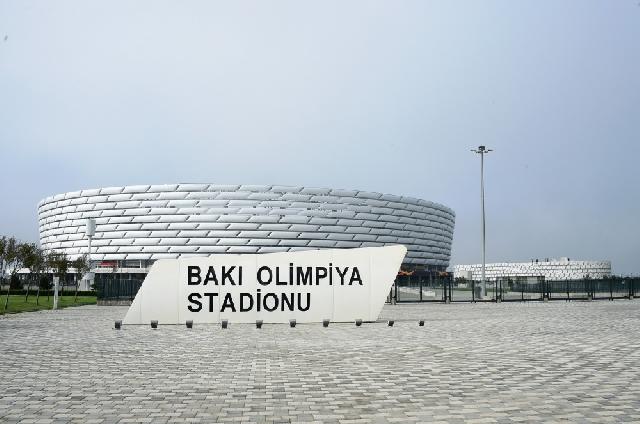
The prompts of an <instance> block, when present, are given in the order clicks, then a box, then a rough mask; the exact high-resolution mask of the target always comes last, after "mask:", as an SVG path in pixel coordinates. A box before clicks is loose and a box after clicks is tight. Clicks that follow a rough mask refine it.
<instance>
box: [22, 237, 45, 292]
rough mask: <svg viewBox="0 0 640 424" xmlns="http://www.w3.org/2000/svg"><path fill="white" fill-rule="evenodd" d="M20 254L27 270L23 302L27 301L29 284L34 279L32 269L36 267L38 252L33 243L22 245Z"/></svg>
mask: <svg viewBox="0 0 640 424" xmlns="http://www.w3.org/2000/svg"><path fill="white" fill-rule="evenodd" d="M19 250H20V254H21V255H22V264H23V266H24V267H25V268H28V269H29V275H28V281H27V290H26V293H25V297H24V301H25V302H26V301H27V300H29V289H30V288H31V284H32V282H33V279H34V268H35V267H36V265H37V264H36V262H37V261H38V250H40V249H39V247H38V246H36V245H35V244H34V243H24V244H22V245H21V246H20V249H19Z"/></svg>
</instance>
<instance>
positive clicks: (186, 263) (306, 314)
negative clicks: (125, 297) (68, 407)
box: [123, 245, 407, 325]
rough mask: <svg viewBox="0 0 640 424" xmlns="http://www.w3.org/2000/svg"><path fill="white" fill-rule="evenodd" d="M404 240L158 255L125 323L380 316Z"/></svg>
mask: <svg viewBox="0 0 640 424" xmlns="http://www.w3.org/2000/svg"><path fill="white" fill-rule="evenodd" d="M406 253H407V249H406V247H404V246H400V245H398V246H387V247H365V248H357V249H328V250H305V251H299V252H282V253H268V254H236V255H234V254H221V255H211V256H208V257H191V258H180V259H161V260H158V261H156V262H155V263H154V264H153V266H152V267H151V270H150V271H149V274H148V275H147V277H146V278H145V280H144V282H143V284H142V286H141V287H140V290H139V291H138V294H137V295H136V297H135V299H134V301H133V303H132V304H131V307H130V308H129V311H128V312H127V315H126V316H125V318H124V320H123V324H147V325H148V324H149V323H150V322H151V321H152V320H156V321H158V323H159V324H184V323H185V322H186V321H188V320H191V321H193V322H194V323H218V322H221V321H222V320H228V322H230V323H233V322H236V323H253V322H256V321H257V320H262V321H263V322H265V323H288V322H289V320H292V319H294V320H296V322H299V323H305V322H322V321H323V320H325V319H329V320H331V321H334V322H353V321H355V320H357V319H361V320H363V321H375V320H377V319H378V315H380V311H381V310H382V306H383V305H384V301H385V299H386V297H387V295H388V294H389V290H390V289H391V285H392V284H393V281H394V279H395V277H396V275H397V273H398V270H399V269H400V265H401V264H402V260H403V259H404V256H405V254H406Z"/></svg>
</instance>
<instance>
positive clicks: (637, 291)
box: [387, 276, 640, 303]
mask: <svg viewBox="0 0 640 424" xmlns="http://www.w3.org/2000/svg"><path fill="white" fill-rule="evenodd" d="M411 277H412V276H398V277H397V278H396V281H395V282H394V285H393V287H392V288H391V292H390V293H389V296H388V297H387V302H391V303H393V302H398V303H404V302H445V303H448V302H518V301H521V302H522V301H536V300H537V301H544V300H602V299H607V300H614V299H632V298H634V297H636V296H640V278H623V277H612V278H606V279H599V280H593V279H583V280H555V281H544V280H541V281H537V282H517V283H514V282H512V281H511V280H508V279H505V280H500V279H499V280H496V281H491V282H489V281H488V282H487V295H486V297H484V298H480V284H481V283H480V282H479V281H467V282H465V283H460V282H456V281H454V280H453V279H452V278H450V277H444V278H426V277H413V278H411Z"/></svg>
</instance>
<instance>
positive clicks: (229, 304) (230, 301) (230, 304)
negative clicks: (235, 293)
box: [220, 293, 236, 312]
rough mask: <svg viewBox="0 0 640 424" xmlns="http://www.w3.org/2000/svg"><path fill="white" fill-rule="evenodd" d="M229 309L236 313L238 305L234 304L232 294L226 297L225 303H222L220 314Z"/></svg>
mask: <svg viewBox="0 0 640 424" xmlns="http://www.w3.org/2000/svg"><path fill="white" fill-rule="evenodd" d="M227 308H231V312H235V311H236V305H234V304H233V298H232V297H231V293H227V294H226V295H225V296H224V302H222V308H220V312H224V311H225V310H226V309H227Z"/></svg>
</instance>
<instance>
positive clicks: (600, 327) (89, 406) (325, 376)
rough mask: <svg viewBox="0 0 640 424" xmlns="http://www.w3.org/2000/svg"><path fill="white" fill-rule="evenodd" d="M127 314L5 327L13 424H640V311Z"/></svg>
mask: <svg viewBox="0 0 640 424" xmlns="http://www.w3.org/2000/svg"><path fill="white" fill-rule="evenodd" d="M125 312H126V307H97V306H87V307H78V308H68V309H64V310H61V311H57V312H52V311H44V312H34V313H24V314H19V315H8V316H4V317H2V318H0V341H1V342H0V422H3V423H11V422H22V423H28V422H42V423H44V422H74V421H75V422H85V423H86V422H96V423H98V422H104V423H114V422H259V423H262V422H269V423H271V422H276V423H289V422H291V423H301V422H316V423H366V422H374V423H387V422H398V423H405V422H448V423H458V422H469V423H492V422H499V423H510V422H566V421H573V422H597V423H602V422H640V300H634V301H615V302H609V301H599V302H590V303H587V302H584V303H581V302H551V303H538V302H536V303H524V304H522V303H515V304H507V303H502V304H475V305H474V304H454V305H443V304H422V305H396V306H385V309H384V311H383V314H382V317H381V319H389V318H393V319H395V320H396V323H395V325H394V326H393V327H388V326H387V325H386V324H385V323H383V322H380V323H373V324H366V323H365V324H363V325H362V327H355V325H349V324H332V325H330V326H329V328H323V327H322V325H321V324H313V325H310V324H307V325H298V326H297V327H296V328H289V327H288V326H287V325H265V326H264V327H263V328H262V329H260V330H258V329H256V328H255V327H254V326H251V325H239V324H236V325H233V324H232V325H230V326H229V328H228V329H226V330H222V329H221V328H220V327H219V326H204V325H201V326H195V327H194V328H193V329H192V330H188V329H186V328H185V327H183V326H161V327H160V328H159V329H157V330H151V329H150V328H149V327H147V326H144V327H125V328H124V329H122V330H120V331H117V330H114V329H113V323H114V320H116V319H121V318H122V317H123V316H124V314H125ZM418 319H425V320H426V324H425V326H424V327H419V326H418V323H417V321H418Z"/></svg>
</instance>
